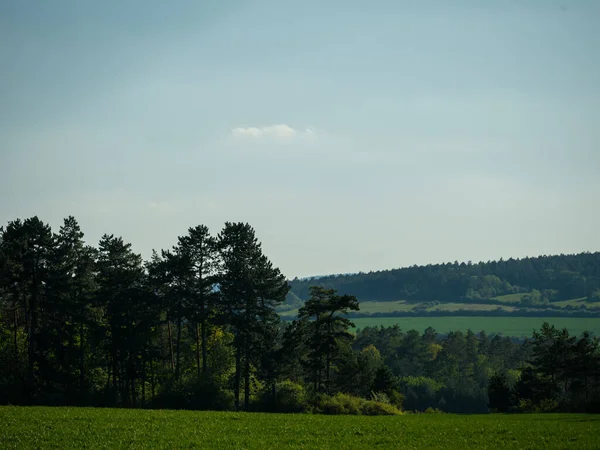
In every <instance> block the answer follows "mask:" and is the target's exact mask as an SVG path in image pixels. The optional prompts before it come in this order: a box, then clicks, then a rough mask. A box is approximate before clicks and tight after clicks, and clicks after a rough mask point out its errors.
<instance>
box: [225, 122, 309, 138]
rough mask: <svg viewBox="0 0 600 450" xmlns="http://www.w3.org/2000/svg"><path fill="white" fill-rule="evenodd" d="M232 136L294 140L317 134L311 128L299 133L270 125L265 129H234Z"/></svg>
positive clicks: (284, 126)
mask: <svg viewBox="0 0 600 450" xmlns="http://www.w3.org/2000/svg"><path fill="white" fill-rule="evenodd" d="M231 134H232V135H233V136H235V137H244V138H252V139H259V138H280V139H293V138H295V137H300V136H315V132H314V131H313V130H311V129H310V128H306V129H305V130H304V131H298V130H295V129H294V128H292V127H290V126H289V125H285V124H281V125H269V126H265V127H260V128H257V127H248V128H234V129H233V130H231Z"/></svg>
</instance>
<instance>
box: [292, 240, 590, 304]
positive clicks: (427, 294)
mask: <svg viewBox="0 0 600 450" xmlns="http://www.w3.org/2000/svg"><path fill="white" fill-rule="evenodd" d="M315 283H318V284H319V285H321V286H324V287H328V288H332V289H336V290H337V291H339V292H341V293H352V294H353V295H355V296H356V297H357V298H358V299H359V300H360V301H366V300H368V301H394V300H400V299H405V300H409V301H434V300H437V301H443V302H450V301H461V302H481V301H485V302H491V303H494V299H495V298H497V297H500V296H504V295H510V294H517V293H533V294H530V295H529V297H527V298H525V299H524V301H523V303H524V305H525V306H533V305H535V306H537V307H540V306H543V305H547V306H551V305H552V303H554V302H559V301H561V300H567V299H573V298H586V299H587V300H589V301H591V302H598V303H600V252H594V253H580V254H576V255H554V256H540V257H535V258H522V259H513V258H510V259H508V260H503V259H500V260H499V261H488V262H480V263H475V264H474V263H472V262H471V261H469V262H466V263H464V262H463V263H459V262H457V261H455V262H454V263H446V264H435V265H431V264H430V265H427V266H412V267H406V268H402V269H394V270H385V271H378V272H369V273H358V274H349V275H331V276H324V277H318V278H305V279H298V278H295V279H293V280H292V281H291V282H290V285H291V288H292V292H293V293H294V294H295V296H297V297H298V298H300V299H302V300H305V299H307V298H308V296H309V295H310V292H309V290H310V286H312V285H313V284H315ZM496 303H498V304H501V302H500V301H498V300H496Z"/></svg>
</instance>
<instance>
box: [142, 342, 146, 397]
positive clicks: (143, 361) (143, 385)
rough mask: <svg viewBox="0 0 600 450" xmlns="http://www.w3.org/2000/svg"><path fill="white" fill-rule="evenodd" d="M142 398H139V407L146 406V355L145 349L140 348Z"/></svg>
mask: <svg viewBox="0 0 600 450" xmlns="http://www.w3.org/2000/svg"><path fill="white" fill-rule="evenodd" d="M141 354H142V373H141V375H142V398H141V407H142V408H145V407H146V357H145V354H146V353H145V351H144V350H142V353H141Z"/></svg>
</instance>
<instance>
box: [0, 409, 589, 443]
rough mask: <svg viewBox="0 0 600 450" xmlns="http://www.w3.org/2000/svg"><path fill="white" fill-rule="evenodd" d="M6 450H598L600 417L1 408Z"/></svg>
mask: <svg viewBox="0 0 600 450" xmlns="http://www.w3.org/2000/svg"><path fill="white" fill-rule="evenodd" d="M0 439H1V442H2V448H5V449H13V448H19V449H34V448H39V449H45V448H60V449H67V448H68V449H73V448H83V447H85V448H111V449H113V448H164V449H167V448H169V449H171V448H209V449H237V448H247V449H250V448H253V449H254V448H255V449H281V448H321V449H331V448H337V449H350V448H363V449H364V448H385V449H392V448H398V449H400V448H402V449H415V448H423V449H433V448H435V449H465V448H477V449H497V448H503V449H510V448H529V449H534V448H545V449H549V448H557V449H558V448H561V449H563V448H573V449H594V448H598V443H599V442H600V416H589V415H557V414H548V415H472V416H469V415H461V416H458V415H438V414H420V415H403V416H395V417H381V416H380V417H365V416H362V417H361V416H319V415H309V414H300V415H283V414H260V413H225V412H193V411H158V410H155V411H151V410H126V409H94V408H47V407H44V408H41V407H0Z"/></svg>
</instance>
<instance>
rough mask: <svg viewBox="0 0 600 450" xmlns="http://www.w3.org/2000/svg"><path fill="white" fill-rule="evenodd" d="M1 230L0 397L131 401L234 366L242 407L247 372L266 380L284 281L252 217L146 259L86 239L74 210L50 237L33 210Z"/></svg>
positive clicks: (193, 232)
mask: <svg viewBox="0 0 600 450" xmlns="http://www.w3.org/2000/svg"><path fill="white" fill-rule="evenodd" d="M0 231H1V233H0V295H1V297H0V299H1V303H0V305H1V308H0V319H1V320H0V323H1V328H0V338H1V340H0V357H1V358H2V359H1V363H2V364H1V367H2V369H0V370H1V373H0V383H1V384H2V388H1V391H2V392H1V394H0V398H1V399H2V401H3V402H5V403H6V402H13V403H40V402H41V403H55V402H56V403H64V404H88V403H93V404H98V403H107V404H110V405H123V406H132V407H135V406H139V405H145V404H147V402H148V400H149V399H153V398H156V397H157V395H158V392H161V391H162V392H166V391H168V390H169V389H171V388H170V387H169V385H176V384H177V383H179V382H180V380H182V379H184V378H190V377H193V376H194V377H195V378H196V380H203V381H207V380H211V381H213V382H214V381H217V380H219V377H224V376H225V375H229V374H228V371H231V377H230V378H231V387H232V391H233V400H234V404H235V407H236V408H239V407H240V402H241V400H240V397H241V392H242V391H243V402H244V406H245V407H246V408H247V407H248V404H249V401H250V400H249V399H250V390H251V383H250V378H251V371H252V370H259V371H262V373H261V375H262V376H263V378H264V379H265V380H267V381H271V380H272V379H273V372H272V370H273V368H272V367H271V365H269V364H265V363H264V360H265V359H268V356H269V352H271V351H272V350H273V349H274V347H275V344H274V340H275V339H276V336H277V332H278V322H279V317H278V315H277V313H276V312H275V306H276V305H278V304H279V303H281V302H282V301H283V299H284V298H285V296H286V294H287V292H288V290H289V285H288V283H287V281H286V279H285V277H284V276H283V275H282V274H281V272H280V271H279V269H277V268H276V267H274V266H273V265H272V263H271V262H270V261H269V260H268V258H267V257H266V256H265V255H264V254H263V252H262V249H261V245H260V243H259V242H258V240H257V238H256V236H255V232H254V229H253V228H252V227H251V226H250V225H248V224H245V223H226V224H225V226H224V228H223V229H222V231H221V232H220V233H219V234H218V236H216V237H213V236H211V235H210V233H209V230H208V228H207V227H205V226H202V225H200V226H197V227H193V228H190V229H189V230H188V234H187V235H185V236H182V237H179V238H178V241H177V244H176V245H175V246H173V248H172V249H170V250H163V251H161V252H160V253H158V252H156V251H155V252H154V253H153V255H152V258H151V260H150V261H147V262H144V261H143V260H142V258H141V256H140V255H138V254H135V253H134V252H133V251H132V249H131V244H129V243H125V242H124V241H123V239H122V238H120V237H115V236H114V235H104V236H102V238H101V239H100V242H99V243H98V246H97V247H92V246H89V245H87V244H86V243H85V242H84V239H83V233H82V231H81V229H80V227H79V225H78V223H77V221H76V220H75V219H74V218H73V217H68V218H67V219H65V220H64V224H63V225H62V227H61V228H60V230H59V231H58V233H53V232H52V230H51V228H50V226H49V225H48V224H45V223H43V222H42V221H41V220H40V219H39V218H37V217H33V218H29V219H26V220H15V221H12V222H9V223H8V225H7V226H6V227H3V228H2V229H0ZM209 353H210V355H209ZM211 358H212V360H211ZM230 360H231V361H230ZM230 362H231V363H230ZM192 371H193V372H194V374H193V375H192V373H191V372H192Z"/></svg>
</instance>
